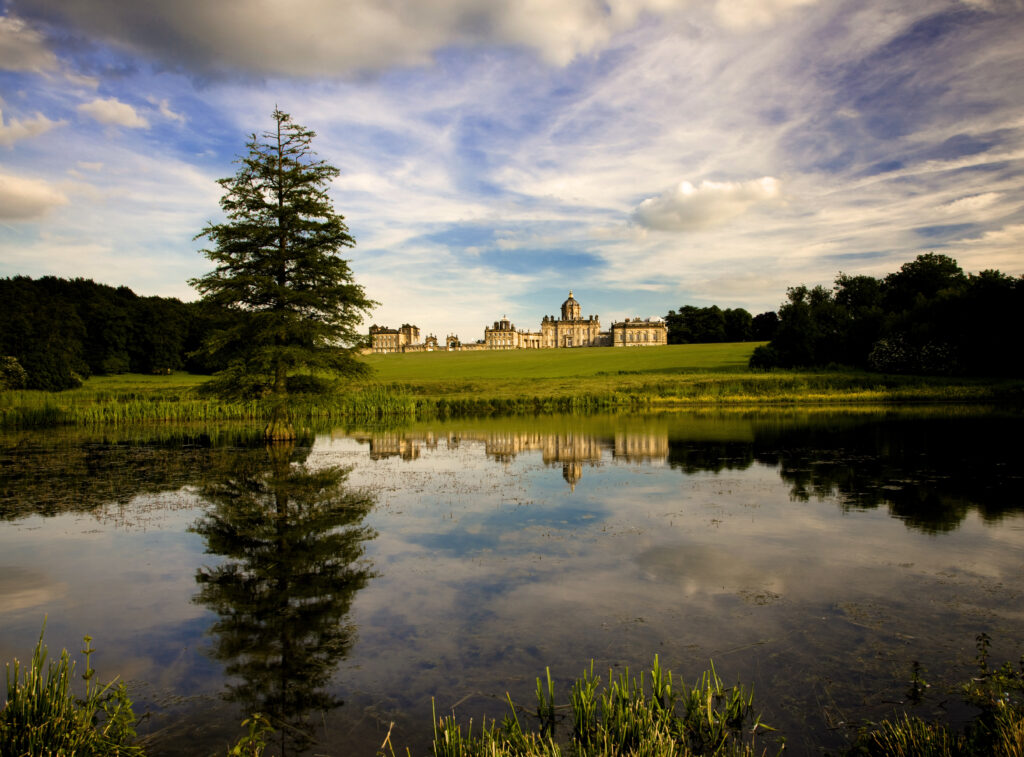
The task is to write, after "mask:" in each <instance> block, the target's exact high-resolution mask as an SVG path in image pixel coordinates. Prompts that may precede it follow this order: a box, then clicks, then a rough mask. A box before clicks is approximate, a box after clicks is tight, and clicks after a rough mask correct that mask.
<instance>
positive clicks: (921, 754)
mask: <svg viewBox="0 0 1024 757" xmlns="http://www.w3.org/2000/svg"><path fill="white" fill-rule="evenodd" d="M85 642H86V648H85V649H84V650H83V653H84V654H85V655H86V665H85V667H86V672H85V675H84V676H83V678H84V679H85V682H86V683H85V696H84V698H79V697H75V696H74V695H73V694H72V693H71V690H72V679H73V674H74V663H73V662H71V661H70V656H69V654H68V652H67V650H64V651H62V653H61V655H60V658H59V659H58V660H56V661H54V662H50V663H49V664H47V662H46V657H47V653H46V648H45V646H43V642H42V635H40V639H39V643H38V644H37V645H36V649H35V651H34V653H33V655H32V659H31V661H30V662H29V664H28V665H27V666H26V668H25V669H24V670H22V668H21V666H20V664H19V663H18V662H17V661H15V662H14V663H13V665H12V664H11V663H8V665H7V691H6V694H7V699H6V702H5V704H4V706H3V707H2V708H0V755H12V756H13V755H18V756H19V757H20V756H21V755H68V756H69V757H70V756H71V755H81V756H83V757H86V756H89V755H92V756H93V757H106V756H111V757H113V756H116V755H121V756H122V757H123V756H124V755H138V756H139V757H143V755H144V754H145V752H144V747H143V746H142V745H141V744H139V743H137V742H136V738H135V723H136V719H135V715H134V713H133V712H132V708H131V700H130V699H129V697H128V693H127V690H126V689H125V687H124V685H123V684H121V685H118V686H116V687H115V686H114V682H111V683H110V684H107V685H106V686H104V687H100V686H98V685H96V684H95V683H94V682H93V681H92V678H93V676H94V675H95V672H94V671H93V670H92V669H91V667H90V665H89V655H90V653H91V652H92V651H93V650H92V648H91V646H90V642H91V639H90V638H89V637H88V636H87V637H85ZM989 645H990V639H989V637H988V636H987V635H986V634H984V633H983V634H980V635H979V636H978V637H977V649H978V655H977V657H976V661H977V670H976V671H975V674H974V675H973V676H972V677H971V678H970V679H969V680H968V681H967V682H966V683H964V684H962V685H961V686H960V689H959V696H960V698H961V699H962V700H963V702H964V703H965V704H967V705H968V706H970V707H971V708H972V709H973V710H974V712H975V715H974V716H973V718H972V719H971V720H970V721H969V722H967V723H966V724H965V725H964V726H963V727H962V728H960V729H953V728H951V727H950V726H949V725H948V724H946V723H944V722H941V721H935V720H933V721H926V720H924V719H922V718H919V717H916V716H914V715H910V714H908V713H907V712H906V710H903V711H900V712H897V713H895V714H894V715H893V717H891V718H888V719H886V720H883V721H882V722H880V723H877V724H873V725H868V726H865V727H864V728H862V729H861V730H860V731H859V732H858V733H856V734H855V735H854V736H853V738H852V740H851V741H850V742H849V746H848V747H847V748H845V749H843V750H842V754H844V755H847V757H861V756H870V757H875V756H877V757H890V756H891V755H897V756H902V757H975V755H978V756H981V755H1000V756H1005V757H1020V755H1022V754H1024V657H1022V659H1021V663H1020V665H1019V666H1018V667H1014V666H1013V665H1011V664H1010V663H1008V662H1007V663H1003V664H1002V665H1000V666H999V667H994V666H992V665H990V663H989V658H988V650H989ZM919 673H920V668H919V667H918V666H917V665H916V664H915V665H914V668H913V674H912V678H911V682H910V689H909V690H908V692H907V702H908V703H909V704H910V705H911V706H916V705H920V704H921V703H922V701H923V698H924V693H925V691H926V690H927V688H928V685H927V684H926V683H925V682H924V680H923V679H922V678H921V677H920V675H919ZM943 697H944V699H945V695H943ZM506 698H507V699H508V704H509V711H508V714H507V715H506V716H505V717H504V718H503V720H502V721H501V722H500V723H498V722H497V721H495V720H491V721H490V722H488V721H487V719H486V718H485V719H484V720H482V721H481V723H480V725H479V726H477V728H476V729H474V726H473V721H472V720H470V721H469V722H468V723H466V724H465V729H464V728H463V724H462V723H460V722H459V721H458V720H457V719H456V717H455V716H454V714H452V715H447V716H442V717H438V716H437V713H436V709H435V712H434V717H433V721H434V740H433V748H432V750H431V751H432V753H433V756H434V757H561V756H562V755H565V756H566V757H619V756H627V755H629V756H632V755H635V756H637V757H640V756H644V757H691V756H692V757H704V756H710V755H714V756H715V757H754V756H755V755H767V754H770V753H776V754H778V753H782V751H783V750H784V748H785V740H784V739H783V738H781V737H779V736H778V735H777V734H775V733H774V731H773V729H772V728H770V727H768V726H766V725H764V724H763V723H762V722H761V719H760V716H759V715H758V714H757V712H756V710H755V708H754V696H753V693H752V692H751V691H749V690H748V689H747V688H746V687H744V686H743V685H742V684H739V683H737V684H735V685H733V686H726V685H724V683H723V681H722V679H721V678H720V677H719V676H718V674H717V673H716V671H715V668H714V665H712V666H711V669H710V670H708V671H706V672H704V673H703V674H702V676H701V677H700V678H699V679H698V680H697V681H696V683H695V684H694V685H693V686H687V685H686V683H685V682H684V681H683V680H682V679H681V678H680V679H676V678H675V677H674V676H673V674H672V672H671V671H667V670H664V669H663V668H662V667H661V664H660V661H659V659H658V657H657V655H655V657H654V664H653V666H652V667H651V669H650V671H649V675H646V676H645V673H644V672H641V673H640V675H639V676H636V675H634V674H631V673H630V671H629V670H628V669H626V670H624V671H623V672H621V673H619V674H617V675H616V674H613V672H612V671H610V670H609V671H608V674H607V678H605V679H603V680H602V676H601V675H595V673H594V667H593V663H591V666H590V670H584V671H583V674H582V675H581V676H580V677H579V678H577V679H576V680H575V681H574V682H573V683H572V686H571V688H570V691H569V696H568V704H565V705H560V704H558V703H557V702H556V691H555V685H554V683H553V682H552V678H551V671H550V669H549V670H547V671H546V674H545V677H544V678H543V679H541V678H538V679H537V688H536V709H535V710H533V711H529V710H528V709H527V708H523V707H517V706H516V705H515V704H514V703H513V702H512V700H511V698H510V697H508V695H506ZM943 709H944V702H943ZM524 722H525V723H527V726H526V727H524V726H523V723H524ZM242 726H243V728H245V727H248V733H247V734H244V735H243V736H242V737H241V738H240V739H239V741H238V742H237V744H235V746H234V747H232V748H230V749H229V750H228V755H252V756H253V757H260V756H261V755H263V754H265V749H266V748H267V746H268V742H269V741H270V736H272V735H273V733H274V730H275V725H274V718H273V716H272V715H271V716H267V715H263V714H255V715H253V716H252V717H250V718H249V719H247V720H246V721H245V722H243V723H242ZM759 741H760V742H761V743H759ZM406 754H409V753H408V752H406ZM378 757H397V755H396V751H395V748H394V746H393V744H392V743H391V731H390V730H389V731H388V735H387V738H386V739H385V741H384V743H383V744H382V745H381V747H380V749H379V750H378Z"/></svg>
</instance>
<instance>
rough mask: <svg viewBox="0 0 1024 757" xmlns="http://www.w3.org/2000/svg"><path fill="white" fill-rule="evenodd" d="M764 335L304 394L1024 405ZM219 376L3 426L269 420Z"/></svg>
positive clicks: (427, 404) (968, 383) (473, 412)
mask: <svg viewBox="0 0 1024 757" xmlns="http://www.w3.org/2000/svg"><path fill="white" fill-rule="evenodd" d="M760 344H761V343H756V342H743V343H731V344H730V343H726V344H690V345H670V346H667V347H648V348H636V349H615V348H607V349H586V350H583V349H581V350H537V351H517V352H508V353H506V352H482V353H475V354H474V353H455V354H448V353H443V352H437V353H422V354H409V355H386V356H377V355H369V356H366V357H364V358H363V360H364V361H365V363H366V364H367V365H368V366H369V367H370V368H371V369H372V374H371V377H370V378H369V379H364V380H354V381H350V382H348V383H346V384H343V385H341V386H339V388H338V389H337V390H336V391H335V392H334V393H332V394H330V395H327V396H315V397H314V396H310V397H306V396H302V395H298V396H293V397H292V398H291V405H292V413H293V417H294V418H295V421H296V422H297V423H299V424H301V425H306V426H312V425H320V424H323V423H331V422H339V421H342V422H351V421H365V420H378V419H391V420H407V421H416V420H429V419H434V418H447V417H471V416H488V415H508V414H546V413H556V412H592V411H609V410H610V411H616V410H620V411H650V410H670V409H688V410H693V409H704V408H724V407H744V406H753V407H780V406H781V407H786V406H820V405H825V406H840V405H851V406H852V405H867V404H870V405H895V404H919V403H947V404H954V403H955V404H992V405H1020V404H1022V402H1024V381H1022V380H1020V379H981V378H964V377H946V376H908V375H895V374H881V373H872V372H868V371H862V370H855V369H846V368H841V367H837V368H834V369H829V370H772V371H765V372H758V371H752V370H750V369H748V368H746V362H747V360H748V359H749V357H750V354H751V353H752V352H753V350H754V349H755V348H756V347H758V346H760ZM208 380H209V377H207V376H201V375H193V374H186V373H175V374H171V375H152V376H150V375H141V374H120V375H109V376H94V377H92V378H89V379H87V380H86V381H85V383H84V384H83V385H82V386H81V387H79V388H77V389H71V390H67V391H63V392H45V391H38V390H8V391H3V392H0V428H48V427H59V426H98V425H125V424H131V423H147V422H148V423H151V422H160V423H165V422H173V423H197V422H198V423H221V422H229V421H245V422H259V421H263V420H265V419H266V418H267V416H268V413H269V411H270V409H271V407H270V404H271V403H269V402H267V401H261V400H247V401H234V400H222V399H217V398H214V397H209V396H205V395H204V394H203V393H202V392H201V391H200V387H201V385H202V384H203V383H205V382H206V381H208Z"/></svg>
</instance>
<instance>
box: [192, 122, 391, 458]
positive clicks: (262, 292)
mask: <svg viewBox="0 0 1024 757" xmlns="http://www.w3.org/2000/svg"><path fill="white" fill-rule="evenodd" d="M273 119H274V123H275V125H274V128H273V130H271V131H266V132H263V133H262V134H260V135H257V134H252V135H251V137H250V139H249V141H248V143H247V145H246V147H247V148H248V154H246V155H245V156H243V157H241V158H239V160H238V161H237V162H238V163H239V164H240V167H239V169H238V171H237V173H235V175H234V176H231V177H228V178H225V179H220V180H219V182H218V183H219V184H220V185H221V186H222V187H224V189H225V193H224V196H223V197H222V198H221V201H220V206H221V208H222V209H223V211H224V215H225V217H226V220H225V221H224V222H223V223H212V222H211V223H210V224H208V225H207V226H206V228H204V229H203V231H202V232H201V233H200V234H198V235H197V238H201V237H206V238H207V239H209V240H210V242H211V243H212V244H211V248H210V249H204V250H203V251H202V252H203V254H204V255H206V257H208V258H209V259H210V260H211V261H213V262H214V263H215V264H216V267H215V268H214V270H213V271H211V272H210V273H208V274H206V275H205V276H202V277H200V278H197V279H193V280H192V281H191V282H190V283H191V284H192V285H193V286H194V287H196V288H197V289H198V290H199V291H200V292H201V293H202V295H203V298H204V300H207V301H209V302H212V303H215V304H217V305H220V306H223V307H225V308H228V309H230V310H231V311H233V312H235V313H236V314H237V318H234V319H233V320H232V322H231V324H230V325H229V326H228V327H227V328H226V329H224V330H222V331H219V332H217V333H216V334H214V335H213V336H212V337H211V339H210V340H209V341H208V343H207V346H206V348H207V350H208V351H209V352H211V353H214V354H219V355H220V356H221V357H224V358H227V359H228V364H229V368H228V369H227V370H225V371H223V372H221V373H220V374H218V375H217V376H216V377H215V379H214V381H213V382H212V388H213V389H214V390H215V391H217V392H218V393H220V394H222V395H228V396H250V397H252V396H256V397H267V398H271V399H272V400H273V401H274V402H273V407H274V413H273V418H272V419H271V421H270V423H269V424H268V425H267V429H266V435H267V437H268V438H270V439H288V438H292V437H293V436H294V431H293V430H292V427H291V422H290V419H289V416H288V412H287V398H288V393H289V388H291V389H292V391H293V393H294V391H295V390H296V389H297V388H299V387H301V389H302V390H303V391H309V390H311V389H312V390H317V391H323V390H324V389H325V388H326V385H325V382H324V381H323V380H322V378H321V377H322V375H324V374H325V373H326V374H333V375H334V376H352V375H357V374H360V373H362V372H363V371H365V368H364V366H363V364H362V363H359V362H358V361H357V360H355V358H354V350H355V348H354V346H352V345H353V344H354V342H355V340H356V338H357V333H356V327H357V326H358V324H359V323H360V322H361V320H362V315H363V314H364V313H367V312H368V311H369V309H370V308H371V307H372V306H373V305H374V304H375V303H373V302H372V301H371V300H368V299H367V298H366V295H365V293H364V291H363V288H362V287H361V286H359V285H358V284H356V283H355V281H354V279H353V276H352V271H351V270H350V269H349V266H348V261H346V260H344V259H343V258H341V257H340V256H339V254H338V253H339V251H340V250H341V249H342V248H344V247H352V246H354V245H355V240H354V239H353V238H352V236H351V235H350V234H349V232H348V227H347V226H346V225H345V222H344V217H343V216H342V215H340V214H338V213H336V212H335V211H334V207H333V205H332V203H331V200H330V198H329V197H328V196H327V189H328V187H329V185H330V182H331V180H332V179H333V178H335V177H336V176H337V175H338V174H339V171H338V169H337V168H335V167H334V166H332V165H330V164H328V163H326V162H325V161H323V160H319V159H318V158H317V157H316V154H315V153H314V152H313V151H312V149H311V146H310V145H311V142H312V139H313V137H314V136H316V134H315V132H313V131H311V130H309V129H306V128H305V127H303V126H300V125H298V124H296V123H294V122H293V121H292V119H291V116H289V115H288V114H287V113H283V112H281V111H280V110H278V109H275V110H274V113H273Z"/></svg>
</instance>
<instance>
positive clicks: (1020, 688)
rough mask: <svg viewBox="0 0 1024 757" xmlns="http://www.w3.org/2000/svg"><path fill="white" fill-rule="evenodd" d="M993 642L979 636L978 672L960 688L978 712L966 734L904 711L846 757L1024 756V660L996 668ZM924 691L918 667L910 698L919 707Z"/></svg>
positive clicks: (861, 737) (862, 737) (867, 733)
mask: <svg viewBox="0 0 1024 757" xmlns="http://www.w3.org/2000/svg"><path fill="white" fill-rule="evenodd" d="M991 641H992V640H991V638H990V637H989V635H988V634H986V633H980V634H978V636H977V637H976V643H977V655H976V656H975V664H976V665H977V673H976V674H975V675H974V676H972V677H971V678H970V679H969V680H968V681H967V682H966V683H964V684H963V685H962V686H961V687H960V695H961V697H962V699H963V700H964V702H965V703H966V704H968V705H970V706H972V707H974V708H975V709H976V711H977V712H976V715H975V716H974V717H973V718H972V719H971V720H970V722H968V723H967V725H966V726H965V727H964V728H963V730H962V731H957V730H955V729H954V728H952V727H951V726H950V725H949V724H947V723H941V722H928V721H925V720H923V719H922V718H919V717H917V716H916V715H910V714H908V713H902V714H899V715H897V716H895V717H893V718H889V719H886V720H883V721H882V722H880V723H878V724H877V725H875V726H874V727H872V728H870V729H864V730H863V731H862V732H861V733H859V734H858V735H857V737H856V739H855V740H854V742H853V744H852V745H851V747H850V749H849V750H847V752H846V754H847V755H848V757H876V756H877V757H889V756H890V755H892V756H894V757H973V756H974V755H979V756H980V755H997V756H998V757H1022V756H1024V656H1022V657H1021V660H1020V663H1019V665H1018V667H1017V668H1016V669H1014V667H1013V666H1012V665H1011V664H1010V663H1009V662H1004V663H1003V664H1002V665H1000V666H999V667H996V668H993V667H991V666H990V664H989V647H990V646H991ZM911 693H913V694H914V695H913V696H910V694H911ZM923 693H924V688H923V686H922V680H921V678H920V667H919V666H918V664H917V663H914V667H913V670H912V672H911V689H910V692H908V700H909V701H910V702H911V703H912V704H915V705H916V704H919V703H920V701H921V696H920V695H923Z"/></svg>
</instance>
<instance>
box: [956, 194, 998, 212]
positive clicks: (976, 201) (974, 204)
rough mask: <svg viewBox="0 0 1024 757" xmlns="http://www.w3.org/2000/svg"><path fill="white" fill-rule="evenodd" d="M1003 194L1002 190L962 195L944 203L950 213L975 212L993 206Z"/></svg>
mask: <svg viewBox="0 0 1024 757" xmlns="http://www.w3.org/2000/svg"><path fill="white" fill-rule="evenodd" d="M1002 196H1003V195H1002V193H1001V192H984V193H982V194H978V195H971V196H970V197H961V198H960V199H958V200H954V201H953V202H951V203H948V204H947V205H944V206H943V209H944V210H945V211H946V212H947V213H949V214H950V215H960V214H962V213H966V214H973V213H976V212H977V211H979V210H984V209H985V208H988V207H991V206H992V204H993V203H995V202H997V201H998V200H999V198H1001V197H1002Z"/></svg>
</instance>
